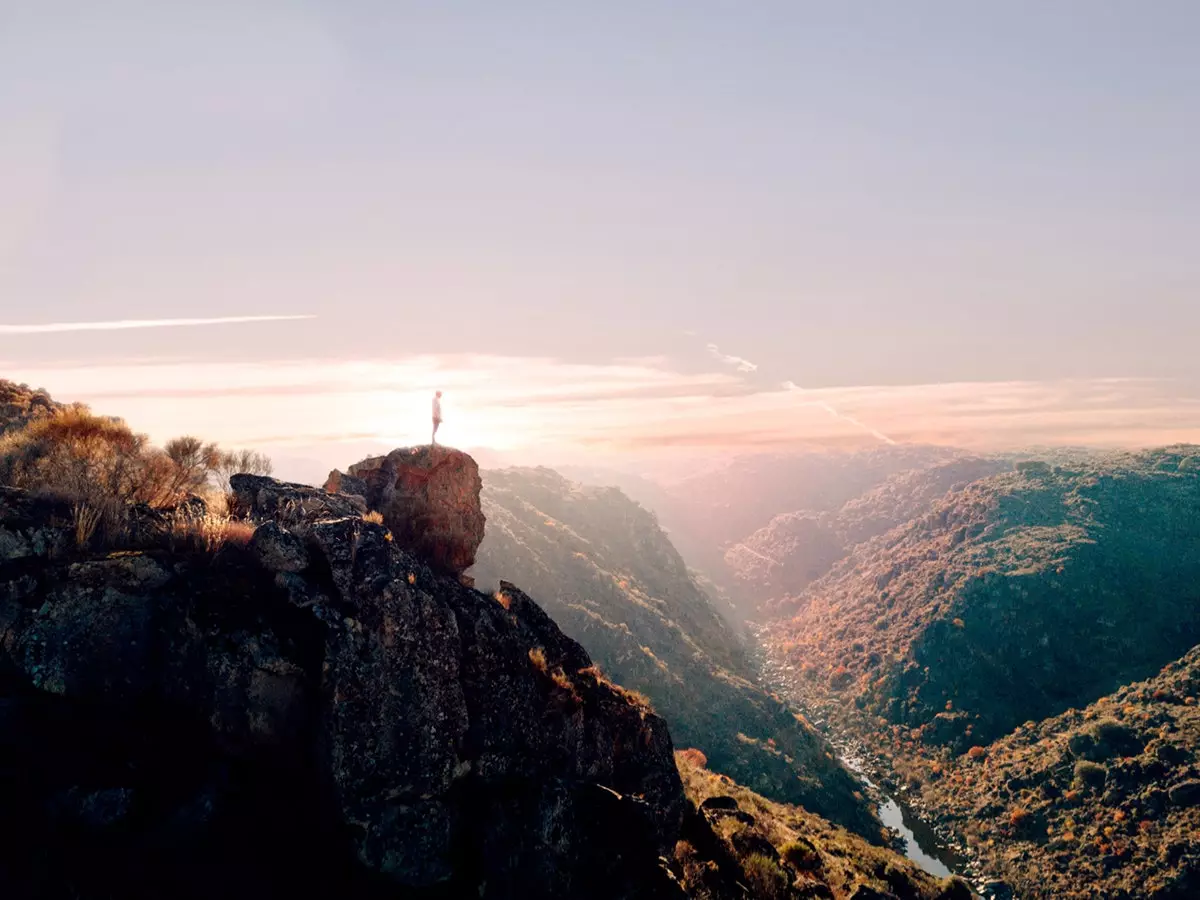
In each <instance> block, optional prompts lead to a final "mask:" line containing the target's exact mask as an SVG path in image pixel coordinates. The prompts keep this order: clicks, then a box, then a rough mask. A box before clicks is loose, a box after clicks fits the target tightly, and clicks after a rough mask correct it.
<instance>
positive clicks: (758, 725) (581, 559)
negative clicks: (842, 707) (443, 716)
mask: <svg viewBox="0 0 1200 900" xmlns="http://www.w3.org/2000/svg"><path fill="white" fill-rule="evenodd" d="M483 480H484V488H483V493H482V499H483V509H484V513H485V515H486V516H487V530H486V536H485V538H484V541H483V544H482V545H481V546H480V548H479V551H478V554H477V562H476V566H475V568H474V570H473V572H472V574H474V575H475V577H476V579H477V585H478V586H479V587H480V588H483V589H491V588H494V587H495V586H496V585H497V583H498V582H499V580H500V579H504V580H506V581H513V582H516V583H519V584H521V585H523V586H524V587H525V588H526V589H527V590H528V591H529V592H530V594H531V596H533V597H534V599H536V600H537V602H538V603H540V604H541V605H542V606H543V607H544V608H545V610H546V611H547V612H548V613H549V614H550V615H551V616H552V617H553V618H554V620H555V621H556V622H557V623H558V624H559V625H560V626H561V627H562V628H563V630H564V631H566V632H567V634H569V635H571V636H572V637H574V638H575V639H576V640H578V641H579V642H580V643H582V644H583V645H584V647H586V648H587V649H588V651H589V653H590V654H591V655H592V656H593V658H594V659H595V660H596V661H597V662H598V663H599V665H600V666H601V668H602V669H603V670H604V671H605V672H606V673H607V674H608V675H609V676H611V677H612V678H613V679H614V680H616V681H617V682H619V683H620V684H622V685H624V686H625V687H626V688H633V689H636V690H639V691H642V692H643V693H645V694H646V695H647V696H648V697H649V698H650V699H651V701H652V702H653V704H654V706H655V708H656V709H657V710H658V711H659V712H660V713H661V714H662V715H663V716H664V717H665V718H666V719H667V722H668V724H669V726H670V728H671V733H672V735H673V737H674V739H675V741H676V744H677V746H680V747H696V748H699V749H701V750H702V751H703V752H704V753H705V754H706V755H707V757H708V760H709V765H710V766H711V767H712V768H713V769H714V770H716V771H719V772H723V773H725V774H727V775H730V776H731V777H733V778H735V779H736V780H738V781H739V782H741V783H742V784H745V785H747V786H748V787H751V788H753V789H754V790H757V791H759V792H760V793H763V794H765V795H767V796H771V797H774V798H778V799H781V800H785V801H788V802H794V803H799V804H801V805H803V806H805V807H806V808H808V809H809V810H811V811H813V812H816V813H819V814H821V815H824V816H827V817H829V818H831V819H833V820H834V821H837V822H839V823H842V824H845V825H847V826H848V827H852V828H854V829H856V830H858V831H859V832H860V833H863V834H866V835H868V836H870V837H871V838H872V839H874V840H878V838H879V823H878V820H877V819H876V818H875V817H874V815H873V814H872V813H871V812H870V810H869V809H868V807H867V805H866V803H865V802H864V801H863V799H862V797H861V795H857V796H856V791H857V782H856V781H855V780H854V778H853V777H852V776H851V775H850V774H849V773H848V772H847V771H846V770H845V769H844V768H842V766H841V765H840V764H839V763H837V762H836V761H835V760H834V758H833V755H832V753H831V751H830V749H829V746H828V744H827V743H826V742H825V741H824V739H822V738H821V737H820V736H819V735H818V734H817V733H816V732H815V731H814V730H813V729H812V728H811V727H809V726H808V724H807V723H806V722H804V721H803V720H801V719H800V718H798V717H797V716H795V715H794V714H793V713H792V712H791V711H790V710H789V709H788V708H787V707H786V706H785V705H784V704H783V703H782V702H780V701H779V699H778V698H776V697H774V696H772V695H771V694H769V693H768V692H767V691H765V690H763V689H762V688H761V687H760V686H759V685H758V684H756V683H755V682H754V681H753V680H752V676H751V672H752V668H751V666H750V664H749V662H748V660H747V656H746V652H745V649H744V647H743V645H742V643H741V641H740V640H739V639H738V637H737V636H736V635H735V634H734V633H733V632H732V631H731V630H730V628H729V626H728V625H727V624H726V623H725V621H724V620H723V619H722V617H721V616H720V615H719V614H718V612H717V611H716V609H715V608H714V606H713V604H712V602H711V601H710V599H709V597H708V596H707V595H706V594H705V593H704V592H703V591H702V590H701V589H700V588H699V587H698V586H697V584H696V583H695V581H694V580H693V579H692V578H691V577H690V575H689V573H688V570H687V567H686V565H685V564H684V562H683V560H682V558H681V557H680V556H679V554H678V553H677V552H676V550H675V548H674V547H673V546H672V545H671V542H670V541H669V540H668V539H667V538H666V536H665V535H664V533H663V531H662V530H661V529H660V528H659V526H658V524H657V522H656V520H655V518H654V516H653V515H651V514H650V513H649V512H647V511H646V510H645V509H643V508H642V507H641V506H639V505H638V504H636V503H634V502H633V501H631V500H630V499H629V498H628V497H626V496H625V495H624V494H623V493H621V491H619V490H617V489H616V488H612V487H609V488H594V487H584V486H581V485H578V484H575V483H573V482H570V481H568V480H567V479H565V478H563V477H562V476H561V475H559V474H558V473H556V472H554V471H552V470H549V469H544V468H539V469H504V470H499V471H485V472H484V473H483Z"/></svg>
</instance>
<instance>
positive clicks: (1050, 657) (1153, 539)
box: [772, 447, 1200, 752]
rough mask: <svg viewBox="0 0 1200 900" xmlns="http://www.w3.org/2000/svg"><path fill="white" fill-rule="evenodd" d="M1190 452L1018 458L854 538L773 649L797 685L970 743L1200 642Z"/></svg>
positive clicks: (1197, 479) (1198, 483)
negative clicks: (927, 507) (917, 513)
mask: <svg viewBox="0 0 1200 900" xmlns="http://www.w3.org/2000/svg"><path fill="white" fill-rule="evenodd" d="M1197 459H1198V457H1197V454H1196V452H1195V448H1187V447H1181V448H1168V449H1164V450H1158V451H1151V452H1146V453H1141V454H1119V455H1113V456H1108V457H1105V458H1102V459H1097V460H1095V461H1091V462H1087V463H1083V464H1080V465H1079V466H1077V467H1065V466H1053V467H1052V466H1050V465H1048V464H1042V463H1022V464H1019V469H1020V470H1019V471H1015V472H1011V473H1008V474H1004V475H998V476H995V477H993V478H989V479H985V480H982V481H978V482H975V483H973V484H971V485H969V486H968V487H967V488H966V489H964V490H962V491H959V492H957V493H954V494H952V495H950V496H949V497H947V498H946V499H945V500H944V501H943V502H942V503H940V504H939V505H938V506H937V507H935V509H934V510H932V511H931V512H929V513H927V514H925V515H923V516H921V517H919V518H917V519H915V520H913V521H912V522H910V523H908V524H907V525H905V526H902V527H900V528H897V529H894V530H892V531H890V532H888V533H887V534H885V535H883V536H880V537H878V538H875V539H873V540H871V541H869V542H867V543H865V544H861V545H859V547H858V548H856V549H855V551H854V552H853V553H852V554H851V556H850V557H848V558H847V559H846V560H845V561H843V562H841V563H839V564H838V565H837V566H836V567H835V568H834V569H833V571H831V572H830V573H829V574H828V575H826V576H825V577H824V578H822V579H820V580H819V581H817V582H815V583H813V584H812V585H810V586H809V587H808V589H807V590H806V591H805V592H804V593H803V594H802V595H801V596H800V598H799V600H798V603H797V606H798V609H797V610H796V612H795V615H794V616H793V617H792V618H791V619H790V620H787V621H783V622H780V623H779V624H778V625H777V626H775V627H774V628H773V630H772V631H773V637H772V645H773V647H774V648H775V651H776V652H777V653H778V654H781V655H782V656H783V657H787V658H788V659H790V660H791V661H792V664H794V665H795V666H796V667H797V672H798V673H799V675H800V678H799V681H800V682H808V683H809V684H810V687H811V688H812V689H813V691H815V692H816V693H825V692H831V693H832V694H834V695H837V696H838V697H840V698H842V699H843V700H845V701H853V704H854V705H855V706H857V707H859V708H861V709H863V710H865V712H866V713H868V714H869V715H870V716H874V717H878V718H879V719H880V720H881V721H882V722H884V723H886V724H887V725H888V726H889V727H890V726H892V725H896V726H903V727H906V728H909V729H919V730H920V731H919V735H917V737H918V738H919V740H920V741H922V742H923V743H926V744H930V745H937V746H947V747H950V748H952V749H954V750H955V751H956V752H964V751H966V750H967V749H969V748H970V747H971V746H973V745H976V744H986V743H989V742H990V741H992V740H994V739H995V738H997V737H999V736H1001V735H1004V734H1007V733H1008V732H1010V731H1011V730H1012V729H1013V728H1014V727H1016V726H1017V725H1020V724H1022V723H1024V722H1026V721H1028V720H1030V719H1035V720H1036V719H1042V718H1045V717H1047V716H1051V715H1055V714H1057V713H1059V712H1062V711H1063V710H1064V709H1067V708H1069V707H1071V706H1080V705H1086V704H1087V703H1088V702H1090V701H1092V700H1094V699H1095V698H1097V697H1099V696H1102V695H1104V694H1106V693H1109V692H1111V691H1112V690H1114V689H1115V688H1117V687H1118V686H1120V685H1122V684H1126V683H1129V682H1131V681H1135V680H1138V679H1141V678H1145V677H1147V676H1148V675H1150V674H1152V673H1154V672H1155V671H1157V670H1158V668H1159V667H1161V666H1162V665H1164V664H1165V663H1166V662H1168V661H1170V660H1172V659H1175V658H1178V657H1179V656H1180V655H1182V654H1183V653H1185V652H1186V651H1187V650H1189V649H1190V648H1191V647H1192V646H1193V645H1195V644H1196V643H1200V603H1197V600H1200V466H1197V465H1196V463H1197Z"/></svg>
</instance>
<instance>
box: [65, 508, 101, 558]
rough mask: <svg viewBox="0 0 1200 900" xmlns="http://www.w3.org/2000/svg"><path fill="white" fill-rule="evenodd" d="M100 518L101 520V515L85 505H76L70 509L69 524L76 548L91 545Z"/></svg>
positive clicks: (96, 510) (98, 511) (95, 509)
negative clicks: (71, 527)
mask: <svg viewBox="0 0 1200 900" xmlns="http://www.w3.org/2000/svg"><path fill="white" fill-rule="evenodd" d="M101 518H103V513H102V512H101V511H100V510H99V509H97V508H96V507H94V506H89V505H88V504H87V503H76V504H75V505H74V506H72V507H71V522H72V526H73V529H74V532H75V546H76V547H80V548H83V547H87V546H88V544H90V543H91V540H92V535H94V534H95V533H96V529H97V528H98V527H99V525H100V520H101Z"/></svg>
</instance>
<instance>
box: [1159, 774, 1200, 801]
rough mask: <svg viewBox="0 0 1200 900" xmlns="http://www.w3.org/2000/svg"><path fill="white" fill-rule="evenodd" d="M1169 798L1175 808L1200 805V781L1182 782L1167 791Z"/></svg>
mask: <svg viewBox="0 0 1200 900" xmlns="http://www.w3.org/2000/svg"><path fill="white" fill-rule="evenodd" d="M1167 796H1168V797H1169V798H1170V800H1171V803H1172V804H1174V805H1175V806H1196V805H1197V804H1200V780H1197V779H1192V780H1191V781H1181V782H1180V783H1179V784H1174V785H1171V787H1170V788H1168V789H1167Z"/></svg>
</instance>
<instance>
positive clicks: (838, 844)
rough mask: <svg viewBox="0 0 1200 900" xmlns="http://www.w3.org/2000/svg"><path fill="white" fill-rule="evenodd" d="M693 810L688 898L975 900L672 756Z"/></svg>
mask: <svg viewBox="0 0 1200 900" xmlns="http://www.w3.org/2000/svg"><path fill="white" fill-rule="evenodd" d="M675 758H676V761H677V763H678V766H679V774H680V775H681V776H682V778H683V787H684V791H685V793H686V794H687V798H688V800H689V801H690V803H691V809H690V810H689V813H688V815H686V816H685V818H684V824H683V832H682V834H681V839H680V841H679V843H678V844H677V845H676V847H675V860H676V863H677V864H678V865H679V866H680V868H681V869H682V881H683V884H684V887H685V888H686V890H687V892H688V894H689V896H691V897H695V898H697V900H725V898H742V897H745V896H746V892H745V891H743V890H742V886H745V887H746V888H747V889H748V891H749V896H751V897H757V898H763V900H793V898H795V900H800V898H814V897H823V898H829V900H891V898H901V897H902V898H905V900H970V898H971V897H972V896H974V894H972V892H971V890H970V888H969V887H968V886H967V885H966V883H965V882H963V881H961V880H960V879H957V878H949V879H945V880H940V879H937V878H934V877H932V876H930V875H928V874H926V873H925V872H923V871H921V870H920V869H919V868H917V866H915V865H914V864H913V863H911V862H909V861H908V860H906V859H903V858H901V857H900V856H898V855H896V854H895V853H892V852H890V851H887V850H883V849H881V848H879V847H875V846H872V845H871V844H869V843H867V842H866V841H864V840H863V839H862V838H860V837H858V836H857V835H854V834H850V833H849V832H847V831H846V830H845V829H842V828H838V827H837V826H834V825H830V824H829V823H828V822H826V821H824V820H823V819H821V818H819V817H817V816H814V815H813V814H812V813H810V812H806V811H805V810H803V809H799V808H797V807H795V806H788V805H786V804H782V803H773V802H771V801H770V800H767V799H766V798H765V797H761V796H759V795H758V794H755V793H754V792H753V791H749V790H747V789H746V788H744V787H742V786H741V785H738V784H735V783H734V782H732V781H730V780H729V779H728V778H725V777H723V776H721V775H717V774H715V773H713V772H711V771H709V770H708V769H706V768H705V767H704V761H703V758H702V757H700V756H698V755H697V754H696V751H694V750H685V751H682V752H678V753H676V754H675Z"/></svg>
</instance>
